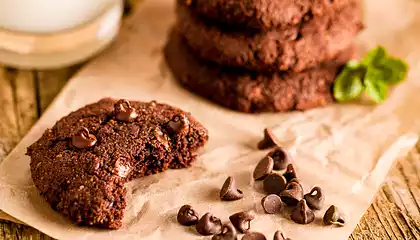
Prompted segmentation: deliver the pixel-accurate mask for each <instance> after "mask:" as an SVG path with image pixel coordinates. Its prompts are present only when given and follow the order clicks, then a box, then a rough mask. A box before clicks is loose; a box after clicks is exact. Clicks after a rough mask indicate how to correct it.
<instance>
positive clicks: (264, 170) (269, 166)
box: [253, 156, 274, 180]
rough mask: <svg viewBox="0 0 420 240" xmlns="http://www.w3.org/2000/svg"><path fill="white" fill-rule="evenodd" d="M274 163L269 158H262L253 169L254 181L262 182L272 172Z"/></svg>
mask: <svg viewBox="0 0 420 240" xmlns="http://www.w3.org/2000/svg"><path fill="white" fill-rule="evenodd" d="M273 166H274V161H273V159H272V158H271V157H268V156H267V157H265V158H263V159H262V160H261V161H260V162H259V163H258V164H257V166H256V167H255V169H254V174H253V176H254V179H255V180H263V179H264V178H265V177H266V176H267V175H268V174H270V173H271V171H273Z"/></svg>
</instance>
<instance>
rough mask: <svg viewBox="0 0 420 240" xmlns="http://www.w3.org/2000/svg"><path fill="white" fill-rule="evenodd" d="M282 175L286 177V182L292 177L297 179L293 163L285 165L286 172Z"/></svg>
mask: <svg viewBox="0 0 420 240" xmlns="http://www.w3.org/2000/svg"><path fill="white" fill-rule="evenodd" d="M283 176H284V177H285V178H286V180H287V182H289V181H290V180H292V179H293V178H296V179H297V175H296V171H295V167H294V166H293V164H289V165H287V167H286V172H285V173H284V174H283Z"/></svg>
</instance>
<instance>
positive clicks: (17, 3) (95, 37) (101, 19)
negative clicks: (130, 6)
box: [0, 0, 123, 69]
mask: <svg viewBox="0 0 420 240" xmlns="http://www.w3.org/2000/svg"><path fill="white" fill-rule="evenodd" d="M122 10H123V3H122V0H0V64H3V65H7V66H12V67H18V68H32V69H34V68H35V69H44V68H57V67H64V66H67V65H71V64H75V63H77V62H81V61H83V60H85V59H87V58H89V57H91V56H92V55H94V54H95V53H98V52H99V51H101V50H102V49H104V48H105V47H106V46H107V45H108V44H109V43H110V42H112V40H113V39H114V38H115V36H116V35H117V33H118V30H119V27H120V22H121V15H122Z"/></svg>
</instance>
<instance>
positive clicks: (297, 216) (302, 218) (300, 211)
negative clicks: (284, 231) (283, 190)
mask: <svg viewBox="0 0 420 240" xmlns="http://www.w3.org/2000/svg"><path fill="white" fill-rule="evenodd" d="M290 217H291V219H292V220H293V221H294V222H295V223H299V224H309V223H311V222H313V221H314V220H315V214H314V212H313V211H312V210H311V209H310V208H309V207H308V205H307V204H306V201H305V199H302V200H300V201H299V203H298V205H297V206H296V208H295V209H293V211H292V215H291V216H290Z"/></svg>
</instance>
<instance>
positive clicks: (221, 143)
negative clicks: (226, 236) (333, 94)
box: [0, 0, 420, 239]
mask: <svg viewBox="0 0 420 240" xmlns="http://www.w3.org/2000/svg"><path fill="white" fill-rule="evenodd" d="M173 8H174V6H173V1H171V0H146V1H144V2H143V3H142V4H141V5H140V6H139V8H138V10H137V12H136V14H135V15H134V16H132V18H131V19H129V20H128V21H127V23H126V24H125V26H124V29H123V31H122V34H121V36H120V37H119V39H118V41H117V43H116V44H115V45H114V46H113V47H112V48H111V49H110V50H109V51H107V52H106V53H105V54H104V55H103V56H102V57H100V58H99V59H97V60H95V61H94V62H92V63H91V64H89V65H88V67H87V68H86V69H85V70H83V71H82V72H81V73H80V74H78V75H77V76H76V77H75V78H74V79H72V80H71V81H70V82H69V83H68V85H67V86H66V87H65V88H64V90H63V91H62V92H61V93H60V94H59V96H58V97H57V99H56V100H55V101H54V103H53V104H52V105H51V107H50V108H49V110H48V111H47V112H46V113H45V114H44V115H43V116H42V118H41V119H40V121H39V122H38V123H37V124H36V125H35V127H33V129H32V130H31V131H30V132H29V134H28V135H27V136H26V137H25V138H24V139H23V140H22V142H21V143H20V144H19V145H18V146H17V147H16V149H14V151H13V152H12V153H11V154H10V155H9V156H8V158H6V159H5V160H4V161H3V162H2V163H1V166H0V177H1V179H0V184H1V185H0V186H1V189H0V204H1V205H0V206H1V209H2V210H3V211H4V212H6V213H7V214H9V215H11V216H13V217H15V218H17V219H19V220H21V221H23V222H25V223H26V224H28V225H30V226H33V227H35V228H37V229H39V230H40V231H42V232H44V233H46V234H48V235H50V236H52V237H55V238H59V239H113V238H118V239H204V238H203V237H200V236H198V235H196V234H195V232H194V230H193V229H192V228H186V227H182V226H180V225H179V224H177V223H176V220H175V215H176V213H177V210H178V209H179V207H180V206H181V205H183V204H185V203H189V204H192V205H193V206H195V207H196V209H197V210H198V211H199V212H200V213H202V214H204V213H205V212H207V211H211V212H213V213H214V214H216V215H217V216H219V217H220V218H222V220H223V221H228V216H230V215H231V214H233V213H235V212H237V211H242V210H246V209H254V210H255V211H256V212H257V218H256V220H254V221H253V222H252V230H255V231H260V232H263V233H265V234H266V236H267V237H268V239H272V236H273V234H274V232H275V231H276V230H278V229H283V230H284V231H285V233H286V235H287V236H288V237H291V238H292V239H346V238H347V237H348V236H349V234H350V233H351V232H352V230H353V228H354V227H355V225H356V224H357V223H358V221H359V219H360V217H361V215H362V214H363V213H364V211H365V210H366V209H367V207H368V206H369V204H370V202H371V199H372V197H373V195H374V193H375V191H376V189H378V187H379V186H380V184H381V182H382V181H383V180H384V178H385V176H386V174H387V172H388V170H389V168H390V167H391V166H392V163H393V161H394V160H395V159H398V157H403V156H405V155H406V154H407V152H408V151H409V150H410V149H411V148H412V147H413V145H414V144H415V142H416V141H417V138H418V136H417V133H418V132H419V131H420V121H418V120H417V119H418V118H420V111H418V109H419V108H418V106H419V103H420V82H419V81H418V78H419V76H420V66H419V58H420V50H419V48H418V43H419V42H420V17H418V16H417V15H418V13H420V7H419V5H417V4H416V3H415V2H414V1H409V0H406V1H402V0H369V1H366V7H365V10H366V19H365V20H366V23H367V30H366V31H365V32H363V34H362V35H361V36H360V38H359V40H358V45H359V49H360V52H364V51H366V50H367V49H370V48H373V47H375V46H376V45H377V44H382V45H384V46H386V48H387V49H388V50H389V51H390V52H391V53H392V54H393V55H397V56H399V57H403V58H405V59H406V60H407V61H408V62H409V64H410V66H411V71H410V74H409V79H408V80H407V81H406V82H405V83H403V84H402V85H400V86H398V87H397V88H396V89H395V90H394V91H393V92H392V95H391V97H390V98H389V99H388V100H387V101H386V103H384V104H382V105H378V106H372V105H369V104H366V103H355V104H347V105H333V106H330V107H327V108H324V109H317V110H313V111H308V112H294V113H290V114H262V115H247V114H241V113H235V112H232V111H230V110H226V109H223V108H220V107H218V106H216V105H214V104H212V103H210V102H207V101H205V100H203V99H201V98H199V97H196V96H194V95H192V94H191V93H188V92H187V91H185V90H183V89H181V88H180V87H179V86H177V85H176V84H175V83H174V81H173V79H172V77H171V75H170V73H168V72H167V70H166V68H165V65H164V64H163V62H162V54H161V48H162V46H163V44H164V42H165V39H166V34H167V32H168V29H169V28H170V26H171V24H172V23H173V21H174V14H173ZM416 14H417V15H416ZM105 96H112V97H116V98H127V99H136V100H144V101H148V100H154V99H155V100H158V101H161V102H166V103H170V104H173V105H176V106H179V107H181V108H183V109H186V110H188V111H190V112H192V114H193V115H194V116H196V117H197V118H198V119H199V120H200V121H201V122H202V123H203V124H204V125H205V126H206V127H207V128H208V129H209V134H210V141H209V143H208V144H207V145H206V147H205V149H204V150H203V151H202V152H201V153H200V157H199V159H198V161H197V162H196V164H195V165H194V166H193V167H192V168H190V169H184V170H169V171H167V172H166V173H163V174H158V175H154V176H150V177H146V178H143V179H138V180H135V181H133V182H130V183H129V184H127V188H128V193H129V194H128V199H129V201H128V207H127V209H126V212H125V218H124V227H123V228H122V229H120V230H117V231H107V230H98V229H94V228H82V227H77V226H74V225H72V224H71V223H70V222H69V221H68V220H67V219H66V218H65V217H62V216H61V215H60V214H58V213H56V212H54V211H53V210H51V208H50V207H49V205H48V204H47V203H46V202H45V201H44V199H43V198H41V197H40V196H39V194H38V191H37V189H36V188H35V187H34V185H33V182H32V180H31V177H30V171H29V158H28V157H26V156H25V155H24V154H25V152H26V147H27V146H28V145H30V144H31V143H32V142H34V141H35V140H36V139H37V138H39V137H40V136H41V134H42V132H43V131H44V130H45V129H46V128H48V127H51V126H52V125H53V124H54V122H55V121H56V120H58V119H59V118H60V117H62V116H64V115H66V114H68V113H69V112H70V111H72V110H75V109H77V108H79V107H81V106H83V105H85V104H87V103H90V102H94V101H97V100H98V99H100V98H102V97H105ZM267 126H270V127H272V128H273V130H274V132H275V134H276V136H277V137H278V138H279V139H280V140H281V142H282V144H283V145H284V146H285V147H287V148H288V149H289V150H290V152H291V154H292V155H293V157H294V158H295V160H296V161H295V164H296V168H297V173H298V175H299V177H300V178H301V180H302V183H303V185H304V188H305V190H306V191H309V190H310V188H311V187H312V186H314V185H318V186H321V187H323V189H324V190H325V192H326V205H329V204H336V205H337V206H339V207H340V208H341V209H343V211H344V212H345V213H346V214H347V218H348V223H347V225H346V226H345V227H342V228H336V227H324V226H322V225H321V220H320V219H321V217H322V215H323V213H324V212H325V209H323V210H322V211H319V212H317V220H316V221H315V222H314V223H312V224H310V225H306V226H303V225H298V224H295V223H293V222H292V221H291V220H290V219H289V216H288V214H287V213H283V214H280V215H279V214H278V215H265V214H263V211H262V209H261V207H260V199H261V198H262V197H263V193H262V191H261V186H259V185H258V184H255V183H254V182H253V181H252V177H251V175H252V170H253V168H254V166H255V164H256V163H257V162H258V161H259V160H260V159H261V158H262V156H263V155H264V154H265V153H266V151H257V150H256V149H255V146H256V143H257V142H258V140H260V138H261V137H262V130H263V129H264V127H267ZM228 175H232V176H234V177H236V179H237V181H238V185H239V187H240V188H241V189H242V190H243V191H244V192H245V198H244V199H242V200H240V201H236V202H229V203H226V202H221V201H220V200H219V199H218V190H219V189H220V187H221V185H222V183H223V181H224V180H225V178H226V177H227V176H228Z"/></svg>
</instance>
